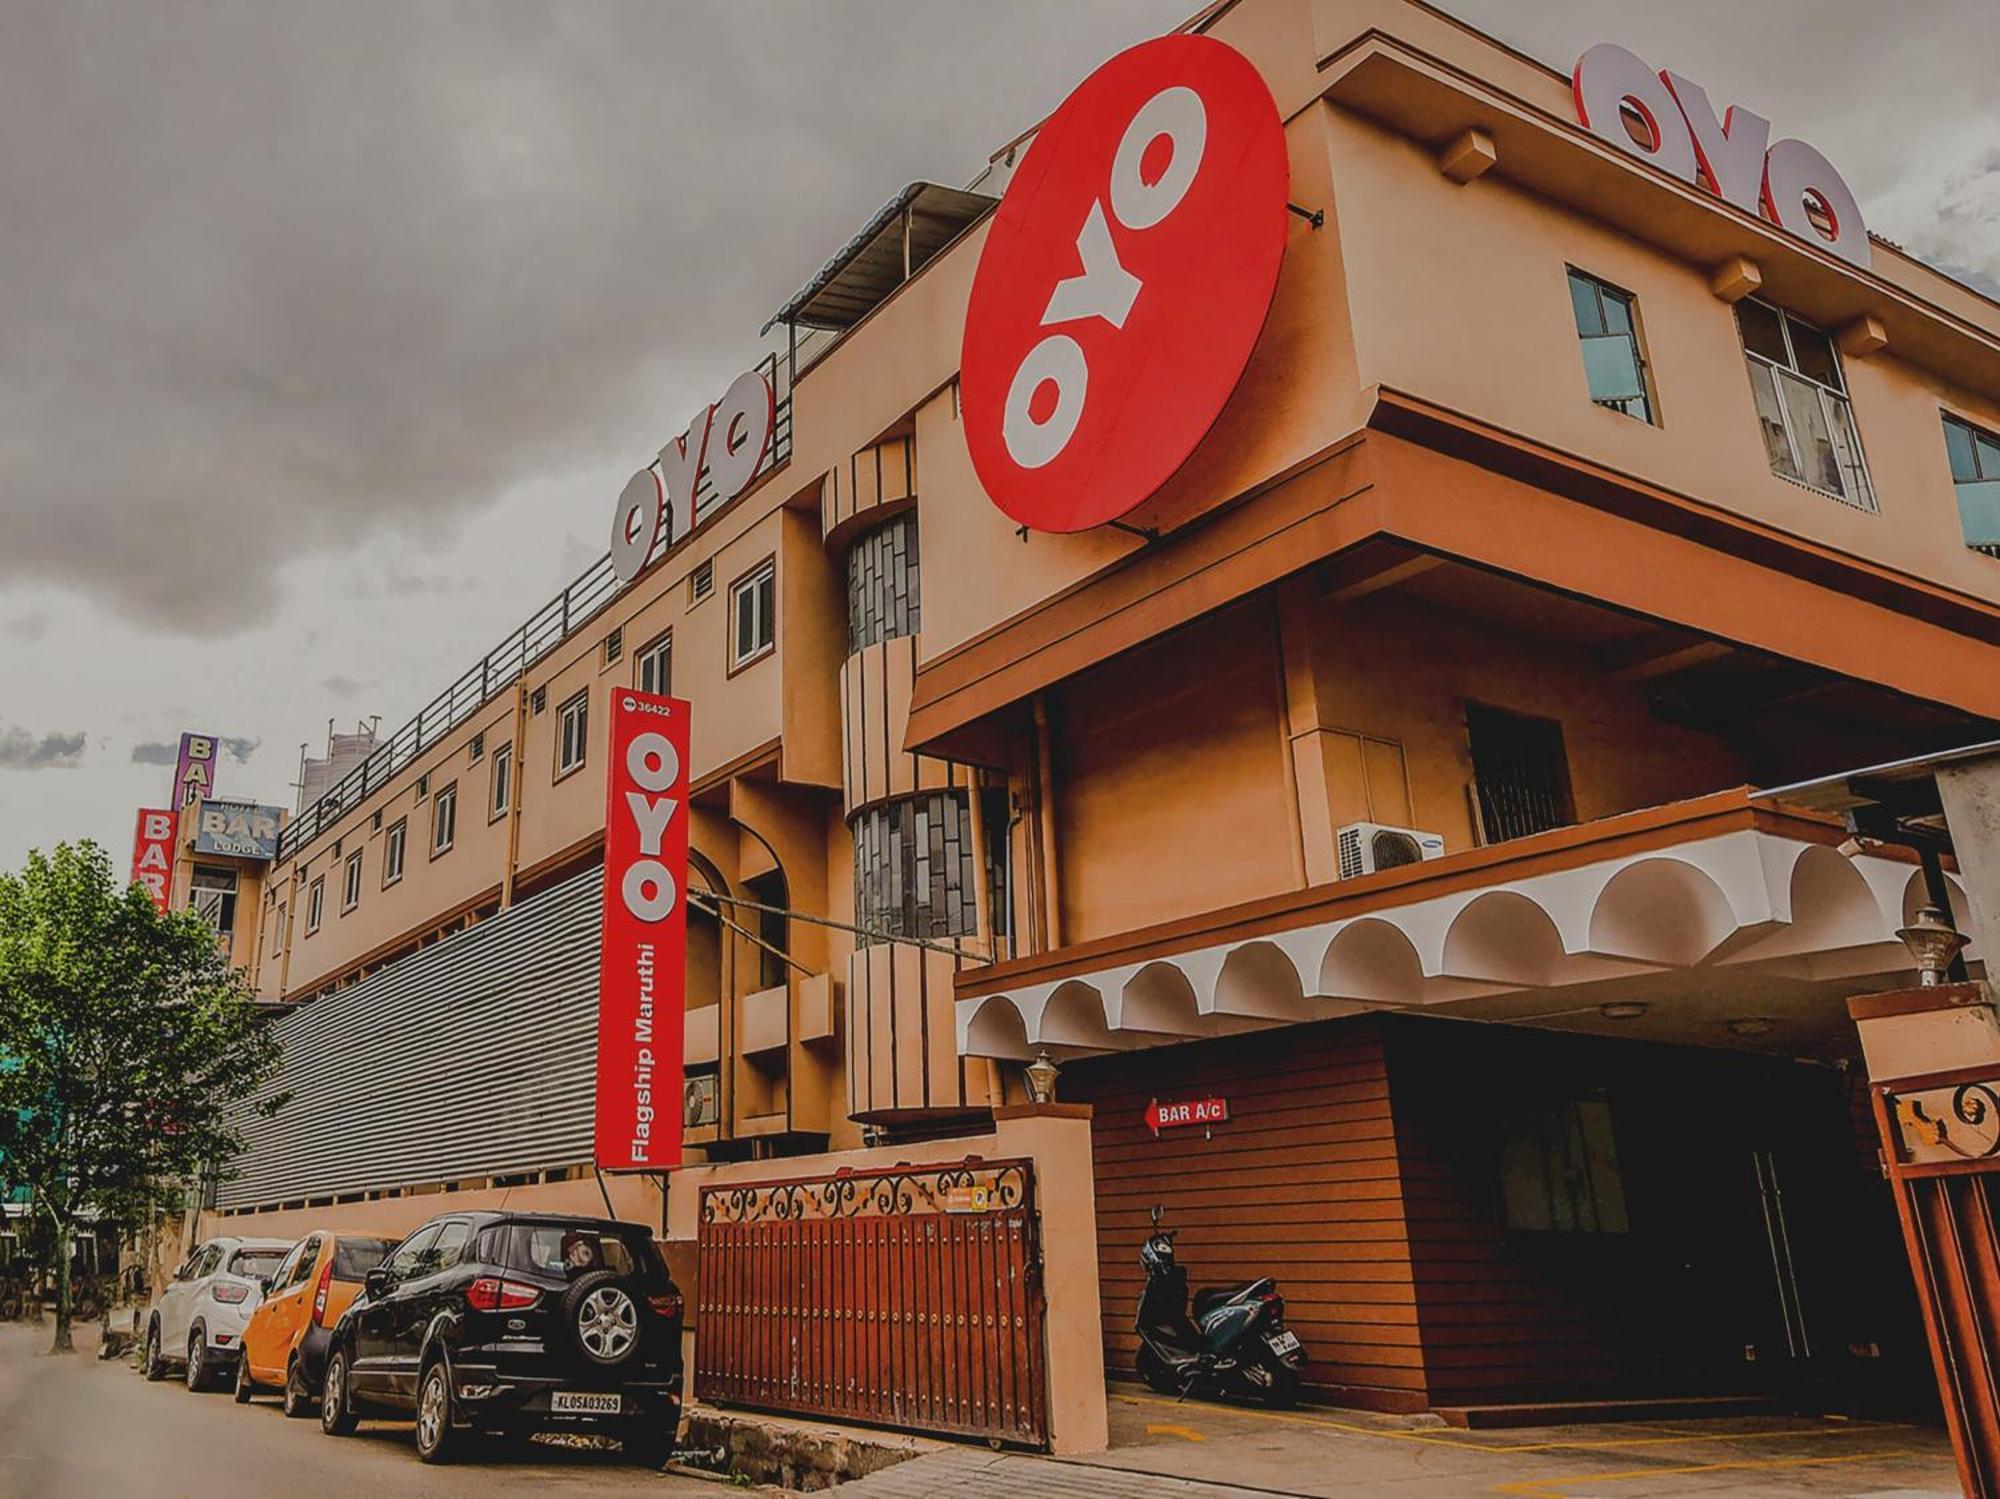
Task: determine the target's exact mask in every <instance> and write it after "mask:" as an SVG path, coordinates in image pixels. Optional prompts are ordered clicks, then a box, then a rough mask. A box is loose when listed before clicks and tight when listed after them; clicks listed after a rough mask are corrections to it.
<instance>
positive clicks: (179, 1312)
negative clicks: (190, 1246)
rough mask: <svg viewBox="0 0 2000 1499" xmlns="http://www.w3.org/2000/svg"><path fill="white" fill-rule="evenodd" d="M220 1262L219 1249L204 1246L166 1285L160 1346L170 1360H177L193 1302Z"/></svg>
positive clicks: (214, 1246) (185, 1337) (161, 1318)
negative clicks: (171, 1358) (172, 1358)
mask: <svg viewBox="0 0 2000 1499" xmlns="http://www.w3.org/2000/svg"><path fill="white" fill-rule="evenodd" d="M221 1263H222V1246H221V1245H220V1244H204V1245H202V1246H201V1248H199V1249H197V1250H196V1251H195V1252H194V1253H193V1254H191V1255H190V1256H188V1259H187V1263H186V1264H184V1265H182V1266H181V1273H180V1274H179V1275H176V1276H175V1277H174V1278H173V1281H172V1283H171V1284H170V1285H168V1287H167V1290H166V1294H165V1295H163V1296H161V1297H160V1347H161V1349H162V1350H164V1351H165V1352H166V1353H167V1354H168V1355H169V1356H170V1357H174V1358H178V1357H179V1356H180V1352H181V1345H182V1344H184V1343H185V1342H187V1335H188V1323H189V1321H190V1320H191V1316H192V1309H193V1306H194V1302H195V1299H196V1298H197V1297H198V1296H199V1295H200V1294H201V1289H202V1287H203V1286H205V1285H207V1284H208V1277H209V1276H211V1275H213V1274H214V1273H215V1267H216V1266H217V1265H219V1264H221Z"/></svg>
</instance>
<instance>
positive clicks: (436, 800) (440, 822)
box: [431, 781, 458, 858]
mask: <svg viewBox="0 0 2000 1499" xmlns="http://www.w3.org/2000/svg"><path fill="white" fill-rule="evenodd" d="M457 836H458V782H456V781H453V782H452V783H451V784H450V785H449V786H440V787H439V788H438V794H437V795H436V796H435V797H433V798H432V799H431V857H432V858H436V857H437V856H438V855H439V854H442V853H446V852H449V850H450V849H451V845H452V840H453V839H454V838H456V837H457Z"/></svg>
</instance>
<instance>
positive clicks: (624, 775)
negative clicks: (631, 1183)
mask: <svg viewBox="0 0 2000 1499" xmlns="http://www.w3.org/2000/svg"><path fill="white" fill-rule="evenodd" d="M687 761H688V704H687V703H686V702H685V701H684V700H682V699H680V698H671V697H655V696H653V695H652V694H651V693H645V692H624V691H620V692H614V693H613V694H612V697H611V760H610V769H609V772H608V773H607V774H606V776H605V781H606V799H605V802H606V804H605V821H604V936H603V942H602V945H601V948H600V960H599V967H598V978H597V1164H598V1166H599V1167H601V1168H602V1169H603V1170H606V1171H665V1170H668V1169H670V1168H672V1167H674V1166H678V1165H679V1164H680V1163H681V1090H682V1087H683V1086H684V1084H685V1072H686V1039H687V996H686V992H685V990H686V983H687V904H686V899H685V892H686V889H687V868H688V813H687V793H688V781H687Z"/></svg>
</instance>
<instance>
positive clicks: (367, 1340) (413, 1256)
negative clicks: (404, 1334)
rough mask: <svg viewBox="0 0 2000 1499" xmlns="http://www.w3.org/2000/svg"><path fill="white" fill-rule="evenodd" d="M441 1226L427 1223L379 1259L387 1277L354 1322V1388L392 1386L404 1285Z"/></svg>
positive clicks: (376, 1390) (371, 1390)
mask: <svg viewBox="0 0 2000 1499" xmlns="http://www.w3.org/2000/svg"><path fill="white" fill-rule="evenodd" d="M441 1227H442V1225H440V1224H436V1223H427V1224H425V1225H424V1226H423V1227H422V1228H420V1229H418V1230H417V1231H416V1232H415V1233H413V1234H411V1235H410V1237H409V1238H407V1239H405V1240H404V1241H403V1242H402V1243H401V1244H399V1245H397V1246H396V1248H395V1250H394V1251H393V1252H392V1253H391V1254H390V1255H389V1257H388V1258H387V1259H386V1260H384V1261H383V1262H382V1269H383V1270H384V1271H385V1272H386V1273H387V1280H388V1283H387V1284H386V1285H385V1286H384V1287H383V1288H382V1294H381V1295H380V1296H371V1297H368V1298H367V1299H366V1300H364V1301H363V1302H362V1304H361V1312H360V1315H359V1316H358V1317H357V1318H356V1319H355V1325H354V1388H355V1389H356V1390H357V1391H360V1392H361V1393H363V1394H373V1395H382V1394H386V1393H389V1392H390V1391H392V1390H393V1389H394V1388H395V1382H394V1375H395V1373H396V1366H397V1348H396V1334H397V1328H398V1323H399V1319H401V1318H402V1317H403V1316H404V1315H405V1313H406V1311H407V1309H408V1301H409V1297H408V1295H407V1288H408V1286H409V1285H410V1283H411V1282H412V1281H413V1280H414V1279H415V1278H416V1276H417V1274H418V1272H419V1270H420V1268H421V1266H422V1265H423V1263H424V1257H425V1256H426V1255H427V1254H429V1252H430V1248H431V1246H432V1245H433V1244H435V1243H436V1242H437V1237H438V1232H439V1230H440V1228H441Z"/></svg>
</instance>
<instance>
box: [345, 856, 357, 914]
mask: <svg viewBox="0 0 2000 1499" xmlns="http://www.w3.org/2000/svg"><path fill="white" fill-rule="evenodd" d="M360 904H361V850H360V849H358V848H357V849H356V850H355V851H354V852H353V853H351V854H349V855H348V856H347V867H346V869H345V870H344V871H343V872H342V879H341V885H340V909H341V911H342V913H343V914H344V913H346V912H348V911H352V910H353V909H354V908H355V907H356V906H358V905H360Z"/></svg>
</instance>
